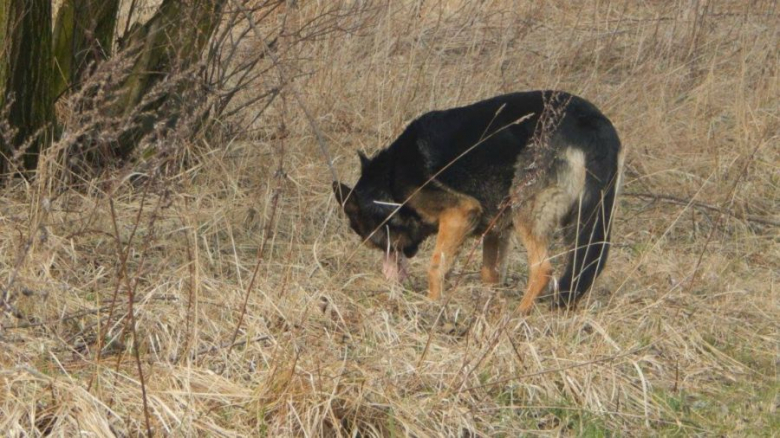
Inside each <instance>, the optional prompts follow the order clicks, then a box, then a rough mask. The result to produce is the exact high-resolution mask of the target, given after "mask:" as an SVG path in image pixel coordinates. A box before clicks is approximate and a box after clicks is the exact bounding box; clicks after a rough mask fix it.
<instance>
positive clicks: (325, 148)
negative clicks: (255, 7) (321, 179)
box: [233, 1, 339, 181]
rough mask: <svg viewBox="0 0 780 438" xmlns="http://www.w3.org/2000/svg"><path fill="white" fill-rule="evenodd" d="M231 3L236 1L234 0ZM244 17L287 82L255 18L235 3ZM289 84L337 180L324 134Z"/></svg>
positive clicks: (281, 76) (334, 178)
mask: <svg viewBox="0 0 780 438" xmlns="http://www.w3.org/2000/svg"><path fill="white" fill-rule="evenodd" d="M233 3H236V2H235V1H234V2H233ZM235 6H236V7H237V8H238V9H239V10H241V12H242V13H243V14H244V16H245V17H246V20H247V22H249V26H250V27H251V28H252V31H253V32H254V33H255V35H256V36H257V39H258V40H260V42H261V43H262V44H263V50H265V53H266V54H267V55H268V57H269V58H271V61H272V62H273V63H274V65H275V66H276V68H277V69H278V71H279V81H280V83H282V84H283V83H285V82H287V81H286V80H285V78H286V77H287V74H286V72H285V71H284V67H282V64H281V63H280V62H279V58H277V57H276V55H275V54H274V52H273V51H272V50H271V48H270V47H268V44H267V43H266V42H265V38H264V37H263V34H262V33H261V32H260V29H258V28H257V25H256V24H255V20H254V19H253V18H252V16H251V15H250V14H249V13H248V12H247V11H246V9H245V8H244V7H243V6H242V5H239V4H236V5H235ZM289 86H290V92H292V94H293V97H295V101H296V102H298V105H300V106H301V109H302V110H303V114H304V115H305V116H306V120H308V122H309V125H311V129H312V130H313V131H314V135H315V136H316V137H317V143H318V144H319V146H320V151H321V152H322V155H323V156H324V157H325V162H326V163H327V164H328V169H330V176H331V178H332V179H333V181H338V180H339V178H338V175H336V169H334V168H333V159H331V157H330V151H329V150H328V145H327V143H326V142H325V135H323V133H322V130H320V126H319V125H318V124H317V121H316V120H315V119H314V116H312V114H311V111H309V108H308V107H307V106H306V104H305V103H304V102H303V98H301V95H300V93H298V90H297V89H296V88H295V84H293V83H292V82H291V83H290V84H289Z"/></svg>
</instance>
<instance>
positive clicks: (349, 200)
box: [333, 181, 359, 213]
mask: <svg viewBox="0 0 780 438" xmlns="http://www.w3.org/2000/svg"><path fill="white" fill-rule="evenodd" d="M333 194H334V195H336V200H337V201H339V204H341V205H342V206H344V211H345V212H347V213H351V212H355V211H357V210H359V206H358V202H357V197H355V196H353V195H352V189H351V188H350V187H349V186H348V185H346V184H342V183H340V182H338V181H333Z"/></svg>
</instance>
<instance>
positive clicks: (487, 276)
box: [480, 231, 511, 284]
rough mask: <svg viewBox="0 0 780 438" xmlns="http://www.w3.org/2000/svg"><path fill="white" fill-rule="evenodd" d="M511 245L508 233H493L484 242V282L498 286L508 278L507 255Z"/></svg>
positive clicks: (482, 273)
mask: <svg viewBox="0 0 780 438" xmlns="http://www.w3.org/2000/svg"><path fill="white" fill-rule="evenodd" d="M510 243H511V240H510V234H509V232H507V231H491V232H489V233H487V234H486V235H485V238H484V239H483V242H482V271H481V272H480V273H481V276H482V282H483V283H485V284H497V283H501V282H502V281H504V279H505V278H506V261H507V258H506V255H507V252H508V251H509V244H510Z"/></svg>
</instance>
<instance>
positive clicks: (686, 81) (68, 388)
mask: <svg viewBox="0 0 780 438" xmlns="http://www.w3.org/2000/svg"><path fill="white" fill-rule="evenodd" d="M299 3H300V4H299V6H298V8H290V9H289V11H288V12H286V13H287V14H288V21H287V22H286V24H285V25H287V26H296V25H301V23H306V22H307V20H308V19H310V18H312V17H317V16H322V14H323V12H324V11H326V10H329V9H327V8H336V10H338V11H342V12H343V11H347V12H348V13H343V14H335V15H327V17H335V18H332V19H333V20H336V21H338V23H339V24H340V26H341V28H342V29H347V30H349V31H348V32H333V33H327V34H323V35H318V36H314V37H312V38H310V39H309V40H308V41H306V42H305V43H303V44H299V45H296V46H295V48H294V49H293V50H294V51H291V53H288V54H287V55H288V56H287V58H286V59H287V61H286V62H287V74H289V75H291V76H293V75H294V76H295V80H294V81H293V82H292V84H291V85H287V86H286V87H287V88H284V90H286V91H285V93H286V94H283V95H282V97H283V98H281V99H278V100H277V101H275V102H274V103H273V105H272V106H271V107H269V109H268V110H267V111H265V112H264V113H262V114H261V115H260V117H259V118H258V119H257V120H256V121H254V122H253V125H252V127H251V129H247V130H246V131H244V132H242V133H241V134H240V135H234V136H232V137H226V138H221V140H220V143H219V144H210V145H209V147H208V148H204V147H198V148H193V149H192V151H191V158H190V160H188V161H187V166H186V167H185V168H184V169H183V170H182V171H181V172H180V173H177V174H175V175H170V174H165V175H161V176H159V181H157V182H156V183H155V184H145V185H139V184H135V183H134V182H133V179H132V178H129V177H127V175H128V174H126V173H122V172H126V170H122V169H120V170H118V171H117V173H116V174H112V175H108V176H104V177H102V178H103V179H101V180H96V181H94V182H92V183H90V184H86V185H84V184H82V185H80V186H78V187H75V188H69V189H66V190H60V187H61V185H58V184H56V183H53V182H52V181H53V180H54V179H56V178H55V177H54V176H51V175H50V174H47V173H42V174H41V175H40V177H39V178H38V179H37V180H36V181H33V182H31V183H27V182H23V181H18V180H12V181H10V182H8V183H7V189H6V190H4V192H3V193H2V202H0V248H2V251H0V284H1V285H2V292H3V293H4V294H7V295H8V298H9V303H11V304H12V306H9V307H8V308H7V309H6V311H5V313H4V314H3V316H2V317H0V324H2V328H1V329H0V344H2V348H0V430H4V431H7V432H6V433H8V434H9V436H24V434H23V432H24V433H26V434H28V435H30V436H34V435H36V434H39V433H40V434H43V433H47V432H50V433H53V434H56V435H58V436H72V435H75V434H76V433H77V432H78V431H82V433H89V434H93V435H97V436H106V435H110V434H117V435H119V436H126V435H136V434H145V433H146V431H147V422H148V424H149V427H150V428H151V429H152V431H153V432H154V433H156V434H158V435H173V436H188V435H206V436H247V435H254V436H320V435H324V436H338V435H343V436H356V435H354V434H355V433H357V432H359V433H360V436H418V437H423V436H518V435H523V434H527V435H572V436H574V435H576V436H580V435H584V436H611V435H627V436H636V435H640V436H642V435H644V436H649V435H657V434H660V435H682V436H688V435H703V436H711V435H727V436H761V435H763V436H772V435H777V434H778V433H780V421H778V418H780V415H778V413H777V409H778V404H780V398H778V390H780V384H778V364H780V355H779V351H778V346H779V345H780V332H779V328H780V327H779V325H780V299H779V298H780V291H778V280H779V279H780V274H779V273H780V235H779V234H778V230H780V215H778V212H779V211H780V178H779V177H778V175H780V172H778V168H780V148H779V147H778V140H779V138H780V134H778V133H780V106H779V102H780V79H779V78H780V75H779V74H778V73H779V71H778V67H780V53H779V51H778V47H780V18H779V17H778V10H777V9H776V5H774V3H772V2H762V1H758V2H740V1H714V0H713V1H702V2H698V1H697V2H693V1H691V2H684V1H683V2H638V3H637V2H597V1H586V2H567V1H563V0H560V1H554V0H548V1H541V2H537V1H520V0H518V1H514V2H499V1H487V2H470V1H463V2H460V1H444V2H422V1H420V2H418V1H405V2H398V3H396V2H389V4H386V3H381V4H380V3H376V4H371V3H365V5H364V3H363V2H347V1H343V2H333V3H332V4H328V5H324V4H321V2H311V3H307V4H303V3H305V2H299ZM748 3H749V4H748ZM333 5H336V6H333ZM349 8H352V9H349ZM282 19H283V16H282V15H279V16H272V17H271V18H268V22H267V23H264V24H263V26H266V27H267V28H271V27H273V26H277V25H278V23H279V21H273V20H282ZM328 19H331V18H328ZM258 44H259V43H258ZM278 44H279V45H280V46H281V47H284V40H283V39H282V40H281V41H280V42H279V43H278ZM258 47H259V46H258ZM258 47H255V49H257V50H260V49H259V48H258ZM248 49H249V50H251V49H252V47H248ZM270 71H273V70H270ZM264 80H267V82H268V85H269V86H273V85H274V84H276V81H279V80H280V79H279V77H278V76H277V75H276V73H274V74H271V73H268V74H267V79H264ZM293 87H294V88H293ZM540 88H555V89H563V90H567V91H570V92H573V93H576V94H579V95H581V96H583V97H585V98H587V99H588V100H590V101H592V102H594V103H595V104H597V105H598V106H599V107H600V108H601V109H602V110H603V112H604V113H605V114H606V115H607V116H608V117H610V119H612V120H613V122H614V124H615V126H616V127H617V129H618V132H619V134H620V136H621V139H622V141H623V143H624V146H625V148H626V151H627V162H626V178H625V184H624V187H623V191H622V195H621V197H620V200H619V205H618V213H617V217H616V219H615V222H614V224H613V227H614V228H613V237H614V242H615V243H614V246H613V250H612V253H611V258H610V260H609V263H608V267H607V269H606V270H605V272H604V274H603V275H602V276H601V278H600V279H599V280H598V282H597V283H596V286H595V288H594V290H593V291H592V292H591V293H590V294H588V295H587V296H586V297H585V298H584V300H583V302H582V303H581V305H580V306H579V307H578V308H577V309H576V310H575V311H570V312H564V311H555V310H551V309H550V308H549V306H548V305H547V304H546V303H540V305H539V306H537V307H536V308H535V310H534V311H533V312H532V314H531V315H530V316H528V317H522V316H520V315H517V314H515V313H513V309H515V308H516V306H517V303H518V302H519V300H520V298H521V296H520V291H522V290H523V289H524V285H525V281H526V279H527V277H526V275H527V267H526V265H525V255H524V254H523V252H522V250H521V248H520V246H519V245H515V249H514V251H513V252H512V258H511V264H510V278H509V280H508V282H507V283H506V284H505V285H503V286H502V287H499V288H489V287H486V286H483V285H481V284H480V281H479V257H477V256H476V255H477V254H479V251H478V250H477V251H474V254H475V255H474V256H471V257H470V254H469V253H470V252H471V250H472V248H474V246H475V245H478V242H477V241H476V240H474V241H470V242H468V244H467V247H466V250H465V251H463V253H462V254H461V257H460V258H459V260H458V263H457V264H456V268H455V270H454V272H453V275H452V277H451V279H450V281H449V286H448V288H447V289H446V290H445V293H444V295H443V298H442V299H441V300H439V301H436V302H432V301H429V300H428V299H426V298H425V293H426V291H425V287H426V284H427V280H426V275H425V271H426V263H427V260H428V258H429V257H430V251H431V248H432V242H427V244H426V245H425V246H424V247H423V249H422V250H421V252H420V254H419V255H418V256H417V257H416V258H415V259H413V260H412V263H411V266H410V272H411V274H412V277H411V279H410V280H409V281H408V282H407V283H405V284H403V285H391V284H388V283H387V282H386V281H385V280H384V279H383V277H382V275H381V270H380V257H381V256H380V254H378V253H375V252H374V251H372V250H371V249H369V248H366V247H365V246H363V245H361V244H360V242H359V239H358V238H357V236H356V235H354V234H353V233H352V232H351V230H350V229H349V227H348V225H347V222H346V220H345V218H344V217H343V215H342V214H341V213H340V212H339V208H338V205H337V204H336V202H335V201H334V198H333V196H332V192H331V188H330V187H331V179H332V178H331V173H330V170H329V168H328V164H327V163H328V158H326V156H324V155H323V154H322V151H321V149H320V146H319V143H318V140H317V137H316V135H315V132H314V131H313V128H312V123H311V121H310V120H309V119H307V117H305V114H304V112H303V107H306V109H307V110H308V112H309V113H310V114H311V115H312V116H313V119H314V122H315V123H316V124H317V126H318V128H319V129H320V130H321V132H322V133H323V137H324V140H325V142H326V145H327V146H328V150H329V155H330V160H332V162H333V166H334V170H335V172H336V173H337V174H338V176H339V178H340V179H341V180H343V181H344V182H346V183H349V184H351V183H353V182H354V181H355V180H356V178H357V175H358V172H359V164H358V163H359V162H358V158H357V154H356V151H357V150H363V151H365V152H366V153H368V154H369V155H370V154H372V153H374V152H376V151H377V150H379V149H381V148H383V147H385V146H386V145H388V144H389V142H391V141H392V140H393V139H394V138H395V136H397V135H398V134H399V133H400V132H401V131H402V129H403V128H404V126H405V125H406V124H407V123H408V122H410V121H411V120H412V119H413V118H414V117H416V116H417V115H419V114H421V113H423V112H425V111H428V110H431V109H437V108H447V107H451V106H454V105H459V104H466V103H470V102H473V101H476V100H480V99H482V98H486V97H489V96H492V95H495V94H499V93H505V92H511V91H517V90H528V89H540ZM292 90H294V92H293V91H292ZM294 93H297V94H298V97H300V100H298V99H296V98H295V94H294ZM250 94H251V93H250ZM249 97H251V96H249ZM259 110H260V108H252V107H250V108H247V109H245V110H244V113H243V114H240V115H239V116H237V117H244V118H245V119H251V118H252V111H259ZM226 123H238V121H227V122H226ZM282 126H283V128H282ZM42 161H43V163H44V164H45V163H47V161H46V160H45V159H44V160H42ZM553 263H554V264H555V265H556V266H557V267H560V257H558V258H556V259H554V260H553ZM131 305H132V312H130V309H131ZM131 316H132V317H131Z"/></svg>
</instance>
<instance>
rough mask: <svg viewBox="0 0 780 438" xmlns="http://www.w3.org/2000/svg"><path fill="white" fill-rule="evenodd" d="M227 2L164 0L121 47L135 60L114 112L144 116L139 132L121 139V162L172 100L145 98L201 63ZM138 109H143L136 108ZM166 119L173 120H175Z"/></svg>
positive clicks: (119, 151) (167, 94) (118, 154)
mask: <svg viewBox="0 0 780 438" xmlns="http://www.w3.org/2000/svg"><path fill="white" fill-rule="evenodd" d="M226 3H227V0H163V3H162V5H161V6H160V9H159V10H158V11H157V13H156V14H155V15H154V16H153V17H152V18H151V19H150V20H149V21H148V22H147V23H146V24H144V25H143V26H137V27H136V28H134V29H133V30H131V32H130V35H128V36H127V37H126V39H125V41H124V42H123V44H122V45H123V46H124V47H126V48H127V49H129V50H131V51H134V54H135V56H136V57H137V58H136V61H135V63H134V65H133V68H132V72H131V73H130V75H129V76H128V77H127V79H126V80H125V81H124V83H123V84H122V90H121V92H120V93H121V96H122V97H121V99H119V100H118V102H117V105H116V108H115V109H116V112H117V113H118V114H121V115H124V116H129V115H130V114H133V113H136V114H137V113H139V110H140V112H141V113H142V115H141V116H140V117H139V119H140V120H137V122H138V128H137V129H134V130H131V131H129V132H128V133H127V134H126V135H123V136H122V137H121V138H120V141H119V145H118V147H117V150H116V151H115V153H116V154H117V156H118V157H119V158H126V157H127V156H128V155H129V154H130V152H132V150H133V148H134V147H135V145H136V144H137V142H138V141H139V140H140V139H141V138H142V137H143V136H144V135H146V134H148V133H149V132H151V131H152V130H153V129H154V125H155V124H156V123H157V122H159V121H160V118H161V117H160V115H158V114H156V112H157V110H158V109H159V108H160V106H161V105H162V104H163V103H164V102H166V101H167V100H168V99H169V98H170V97H171V96H170V94H169V93H167V92H162V93H161V94H160V95H159V96H156V98H154V99H149V96H148V95H149V92H150V91H151V90H152V89H153V87H154V86H155V85H157V84H158V83H159V82H160V81H161V80H162V79H164V78H165V77H167V76H169V75H170V74H171V73H174V72H181V71H183V70H185V69H186V68H188V67H190V66H191V65H192V64H193V63H195V62H197V61H198V60H199V59H200V57H201V56H202V54H203V50H204V49H205V47H206V44H207V43H208V41H209V38H211V35H212V34H213V33H214V31H215V29H216V27H217V26H218V25H219V22H220V19H221V16H222V15H221V14H222V10H223V7H224V5H225V4H226ZM145 98H146V99H145ZM144 100H145V101H144ZM167 103H170V102H167ZM139 105H142V106H143V107H142V108H138V107H139ZM174 111H175V110H174ZM165 117H166V118H168V119H169V120H175V119H176V117H177V115H176V114H167V115H165Z"/></svg>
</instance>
